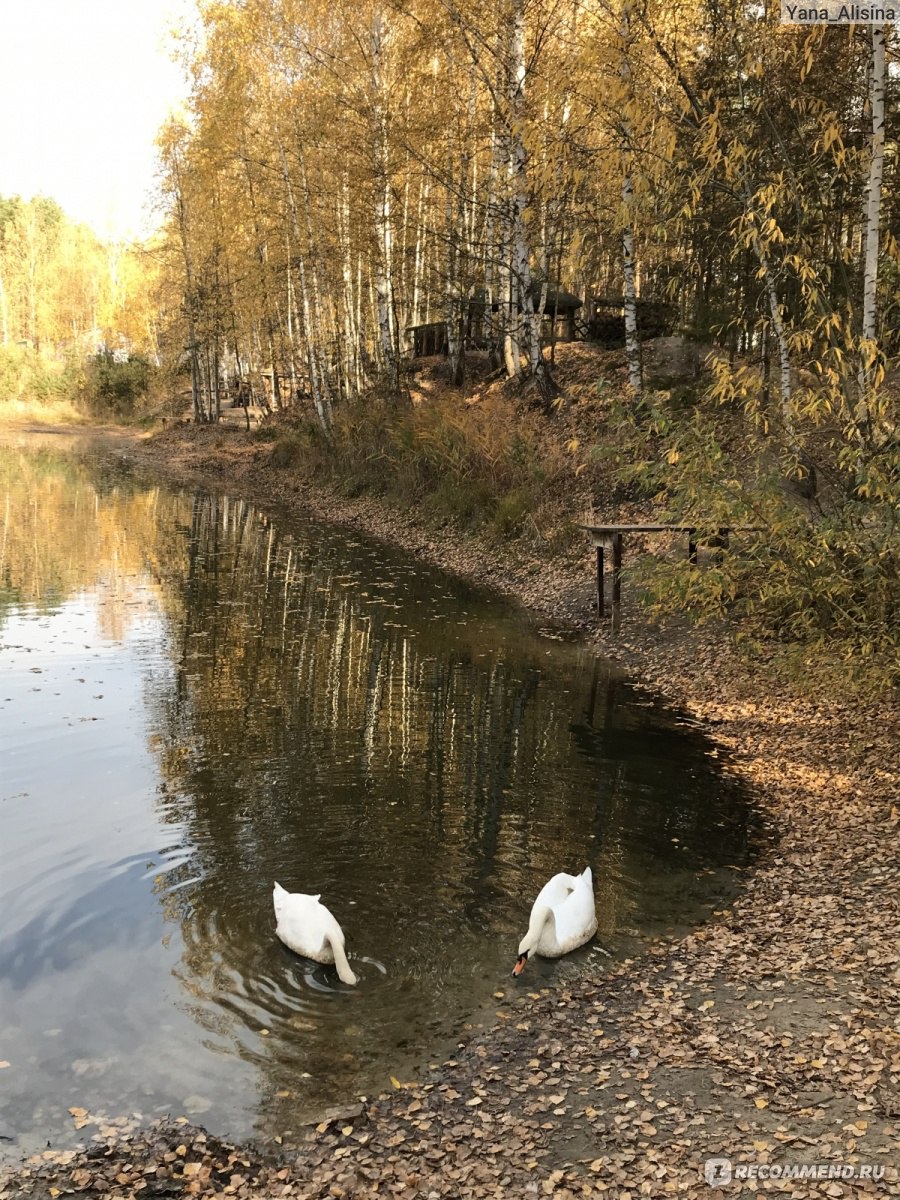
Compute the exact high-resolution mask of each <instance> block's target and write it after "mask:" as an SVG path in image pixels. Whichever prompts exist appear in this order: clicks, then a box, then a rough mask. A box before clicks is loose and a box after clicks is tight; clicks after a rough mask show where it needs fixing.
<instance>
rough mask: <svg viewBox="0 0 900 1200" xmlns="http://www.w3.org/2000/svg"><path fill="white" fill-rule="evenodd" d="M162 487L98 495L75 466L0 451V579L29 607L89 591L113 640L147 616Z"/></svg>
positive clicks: (84, 471)
mask: <svg viewBox="0 0 900 1200" xmlns="http://www.w3.org/2000/svg"><path fill="white" fill-rule="evenodd" d="M157 504H158V495H157V489H155V488H150V489H144V490H140V489H136V488H133V487H131V486H130V485H126V486H120V487H117V486H112V487H111V488H109V489H108V490H100V489H99V488H98V486H97V485H96V483H95V482H94V475H93V473H89V471H88V470H87V469H86V468H84V467H82V466H81V465H80V464H79V463H78V462H77V460H75V459H72V458H63V457H60V456H57V455H55V454H47V453H44V454H37V455H35V454H26V453H23V452H20V451H17V450H14V449H10V448H2V449H0V581H2V584H3V587H4V589H5V591H6V592H7V593H9V594H11V596H12V597H13V598H14V599H15V600H17V601H19V602H20V603H24V604H32V605H36V606H38V607H48V608H49V607H53V606H56V605H58V604H61V603H63V602H65V601H66V600H68V599H70V598H71V597H72V596H73V595H75V594H77V593H78V592H80V591H83V590H84V589H85V588H93V589H95V590H96V591H97V592H99V593H100V594H101V597H102V601H101V606H100V624H101V628H102V630H103V632H104V634H105V635H106V636H107V637H108V638H110V639H112V640H119V639H121V638H122V637H124V635H125V633H126V630H127V628H128V625H129V623H130V622H131V621H133V620H134V619H135V618H136V617H138V616H140V615H142V614H144V613H146V611H147V588H148V587H150V586H152V581H151V579H150V577H149V576H148V574H147V565H148V564H147V548H148V547H150V546H152V545H153V544H154V543H155V540H156V538H155V532H154V530H155V525H156V508H157Z"/></svg>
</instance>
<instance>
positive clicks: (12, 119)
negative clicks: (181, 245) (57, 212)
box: [0, 0, 193, 237]
mask: <svg viewBox="0 0 900 1200" xmlns="http://www.w3.org/2000/svg"><path fill="white" fill-rule="evenodd" d="M192 11H193V4H192V0H0V196H9V195H20V196H22V197H23V198H24V199H30V198H31V197H32V196H34V195H44V196H49V197H51V198H52V199H54V200H56V201H57V203H58V204H59V205H60V206H61V207H62V208H63V210H64V211H65V213H66V215H67V216H69V217H71V218H72V219H73V220H75V221H84V222H87V223H88V224H90V225H92V226H93V227H94V229H95V230H96V231H97V233H98V234H100V235H101V236H104V237H106V236H115V237H141V236H145V235H146V234H147V233H149V232H150V231H151V230H152V228H153V226H154V220H153V216H152V213H151V211H150V208H149V201H150V194H151V193H152V190H153V187H154V176H155V173H156V160H155V150H154V138H155V136H156V132H157V130H158V128H159V126H160V125H161V124H162V123H163V121H164V120H165V118H166V116H167V115H168V113H169V112H170V111H171V109H172V108H173V107H175V108H177V106H178V103H179V101H180V100H181V99H183V98H184V96H185V95H186V93H187V88H186V85H185V83H184V82H183V78H182V74H181V71H180V68H178V67H177V66H176V65H175V64H174V63H173V62H172V61H171V59H170V57H169V55H170V49H169V47H170V46H171V40H170V39H169V38H167V33H168V31H169V30H170V29H171V28H172V26H173V24H174V23H175V22H176V21H178V20H183V19H185V18H186V17H187V16H188V15H189V14H190V13H191V12H192Z"/></svg>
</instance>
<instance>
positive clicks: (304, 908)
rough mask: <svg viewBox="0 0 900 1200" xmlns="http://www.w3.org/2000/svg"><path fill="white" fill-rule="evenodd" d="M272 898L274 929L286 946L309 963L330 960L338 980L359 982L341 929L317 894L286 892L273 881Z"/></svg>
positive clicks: (327, 961)
mask: <svg viewBox="0 0 900 1200" xmlns="http://www.w3.org/2000/svg"><path fill="white" fill-rule="evenodd" d="M272 900H273V902H274V904H275V918H276V921H277V925H276V927H275V932H276V934H277V935H278V936H279V937H280V938H281V940H282V941H283V942H284V944H285V945H286V946H287V947H288V948H289V949H291V950H293V951H294V953H295V954H302V955H303V957H304V958H311V959H312V960H313V962H319V963H327V964H330V963H334V965H335V966H336V967H337V973H338V978H339V979H340V980H341V982H342V983H351V984H353V983H358V982H359V981H358V979H357V978H356V976H355V975H354V974H353V972H352V971H351V970H350V963H349V962H348V961H347V954H346V951H345V950H344V931H343V930H342V929H341V927H340V925H338V923H337V921H336V920H335V919H334V917H333V916H332V915H331V913H330V912H329V911H328V909H327V908H326V907H325V905H324V904H320V903H319V897H318V896H304V895H302V894H301V893H299V892H286V891H285V890H284V888H283V887H282V886H281V884H280V883H276V884H275V887H274V888H273V890H272Z"/></svg>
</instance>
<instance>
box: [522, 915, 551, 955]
mask: <svg viewBox="0 0 900 1200" xmlns="http://www.w3.org/2000/svg"><path fill="white" fill-rule="evenodd" d="M548 921H550V922H551V924H552V925H553V926H554V928H555V926H556V918H555V917H554V915H553V909H552V908H551V907H550V905H549V904H541V905H537V906H536V907H535V908H533V909H532V910H531V920H530V921H529V922H528V932H527V933H526V934H525V936H524V937H523V938H522V941H521V942H520V944H519V953H520V954H526V953H527V954H531V953H532V952H533V951H534V950H536V949H537V945H538V942H540V940H541V935H542V934H543V932H544V926H545V925H546V924H547V922H548Z"/></svg>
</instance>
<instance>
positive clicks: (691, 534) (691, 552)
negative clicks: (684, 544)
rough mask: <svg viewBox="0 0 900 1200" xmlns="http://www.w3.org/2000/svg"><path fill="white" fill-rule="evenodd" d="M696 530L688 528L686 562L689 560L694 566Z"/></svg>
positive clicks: (695, 560)
mask: <svg viewBox="0 0 900 1200" xmlns="http://www.w3.org/2000/svg"><path fill="white" fill-rule="evenodd" d="M696 539H697V530H696V529H689V530H688V562H691V563H693V564H694V566H695V567H696V565H697V541H696Z"/></svg>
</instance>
